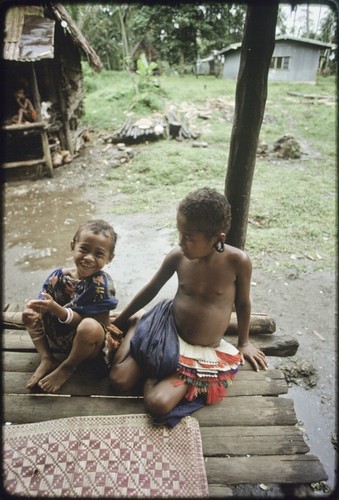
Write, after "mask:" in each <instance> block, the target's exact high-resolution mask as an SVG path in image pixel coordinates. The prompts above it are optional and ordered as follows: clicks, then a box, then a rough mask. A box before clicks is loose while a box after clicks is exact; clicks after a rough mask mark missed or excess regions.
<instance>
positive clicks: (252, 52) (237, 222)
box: [225, 0, 278, 249]
mask: <svg viewBox="0 0 339 500" xmlns="http://www.w3.org/2000/svg"><path fill="white" fill-rule="evenodd" d="M277 15H278V2H277V1H274V0H272V1H269V2H268V1H261V2H253V3H250V4H249V5H248V7H247V14H246V21H245V29H244V37H243V41H242V48H241V57H240V67H239V74H238V81H237V88H236V96H235V113H234V121H233V128H232V135H231V142H230V151H229V158H228V166H227V174H226V181H225V195H226V197H227V199H228V201H229V202H230V204H231V207H232V224H231V229H230V231H229V233H228V235H227V243H228V244H230V245H233V246H235V247H238V248H242V249H243V248H244V247H245V241H246V231H247V220H248V212H249V205H250V196H251V187H252V179H253V174H254V167H255V159H256V151H257V146H258V139H259V133H260V128H261V124H262V120H263V116H264V111H265V104H266V97H267V79H268V71H269V67H270V62H271V58H272V54H273V50H274V43H275V28H276V23H277Z"/></svg>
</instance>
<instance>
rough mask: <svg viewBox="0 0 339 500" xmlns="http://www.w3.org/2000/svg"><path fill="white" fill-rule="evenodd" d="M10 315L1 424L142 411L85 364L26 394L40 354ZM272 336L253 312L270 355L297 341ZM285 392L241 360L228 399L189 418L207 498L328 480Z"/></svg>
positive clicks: (278, 379)
mask: <svg viewBox="0 0 339 500" xmlns="http://www.w3.org/2000/svg"><path fill="white" fill-rule="evenodd" d="M16 310H18V306H16V305H7V306H6V308H5V312H4V313H3V325H4V327H5V330H4V334H3V371H4V374H3V387H4V395H3V416H4V421H5V422H11V423H12V424H23V423H31V422H40V421H44V420H52V419H56V418H64V417H72V416H86V415H122V414H136V413H145V408H144V404H143V398H142V397H141V396H116V395H113V394H112V393H111V391H110V387H109V383H108V380H107V378H102V377H101V378H100V377H99V376H98V375H97V374H95V372H94V370H93V369H91V368H90V365H89V364H88V363H87V364H86V365H85V366H80V367H79V368H78V370H77V371H76V372H75V373H74V375H73V376H72V377H71V378H70V379H69V380H68V381H67V382H66V383H65V384H64V386H63V387H62V388H61V389H60V390H59V391H58V393H57V394H56V395H50V394H42V393H41V392H39V393H33V392H30V391H28V390H27V389H26V388H25V385H26V382H27V380H28V379H29V377H30V375H31V374H32V372H33V371H34V370H35V367H36V366H37V364H38V361H39V357H38V354H37V353H36V352H35V349H34V346H33V344H32V342H31V340H30V338H29V335H28V333H27V332H26V331H24V330H22V325H21V324H20V314H19V315H15V311H16ZM259 317H260V318H259ZM258 319H260V321H258ZM259 323H260V327H258V324H259ZM263 325H264V326H263ZM274 331H275V323H274V321H272V320H271V319H270V318H268V317H265V315H252V317H251V340H252V341H253V342H254V343H255V344H256V345H257V346H258V347H260V348H261V349H262V350H263V351H265V352H266V354H267V355H270V356H272V355H278V356H289V355H293V354H295V352H296V351H297V349H298V343H297V342H296V341H295V340H294V339H292V338H290V337H284V336H280V335H279V334H275V335H272V333H274ZM259 332H260V333H259ZM235 333H236V322H235V318H234V317H232V322H231V326H230V328H229V330H228V332H227V340H228V341H231V342H232V343H236V335H235ZM287 391H288V387H287V383H286V380H285V377H284V375H283V373H282V372H281V371H280V370H277V369H269V370H267V371H260V372H259V373H256V372H254V371H253V369H252V368H251V367H250V366H249V365H248V364H247V363H246V364H245V365H244V366H243V367H242V368H241V370H240V371H239V373H238V375H237V377H236V379H235V381H234V383H233V385H232V386H231V387H230V388H229V389H228V398H226V399H225V400H224V401H223V402H222V403H220V404H218V405H215V406H206V407H204V408H202V409H201V410H198V411H197V412H195V413H194V414H193V415H192V416H193V417H195V418H196V419H197V420H198V421H199V424H200V429H201V436H202V443H203V453H204V457H205V465H206V472H207V478H208V484H209V493H210V496H211V497H225V496H229V495H230V494H231V491H230V486H231V485H239V484H261V483H266V484H280V485H296V484H297V485H300V484H304V485H310V484H311V483H314V482H318V481H323V480H326V479H327V475H326V473H325V471H324V468H323V466H322V464H321V463H320V461H319V459H318V458H317V457H315V456H313V455H310V454H309V453H308V452H309V447H308V445H307V444H306V443H305V441H304V439H303V434H302V432H301V430H300V429H299V428H298V426H297V422H298V420H297V417H296V414H295V411H294V404H293V401H292V399H289V398H286V397H281V395H283V394H287Z"/></svg>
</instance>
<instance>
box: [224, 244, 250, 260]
mask: <svg viewBox="0 0 339 500" xmlns="http://www.w3.org/2000/svg"><path fill="white" fill-rule="evenodd" d="M225 256H226V257H227V259H230V260H231V261H232V262H234V264H242V265H251V259H250V258H249V256H248V255H247V253H246V252H245V251H244V250H241V249H240V248H236V247H233V246H231V245H225Z"/></svg>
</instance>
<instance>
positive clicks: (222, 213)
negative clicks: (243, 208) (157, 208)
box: [178, 187, 231, 238]
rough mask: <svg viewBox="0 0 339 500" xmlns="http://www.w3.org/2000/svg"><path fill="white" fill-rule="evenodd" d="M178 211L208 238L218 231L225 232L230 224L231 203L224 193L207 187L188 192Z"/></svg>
mask: <svg viewBox="0 0 339 500" xmlns="http://www.w3.org/2000/svg"><path fill="white" fill-rule="evenodd" d="M178 211H179V212H180V213H181V214H182V215H184V216H185V217H186V220H187V222H188V223H189V224H193V225H194V226H195V227H196V228H197V231H199V232H201V233H204V234H205V236H207V237H208V238H211V237H212V236H214V235H215V234H217V233H218V232H220V231H222V232H224V233H225V234H227V233H228V231H229V229H230V226H231V205H230V204H229V203H228V201H227V199H226V197H225V196H224V195H222V194H220V193H218V191H216V190H215V189H211V188H208V187H203V188H201V189H197V190H196V191H193V192H191V193H189V194H188V195H187V196H186V197H185V198H184V199H183V200H182V201H181V202H180V203H179V207H178Z"/></svg>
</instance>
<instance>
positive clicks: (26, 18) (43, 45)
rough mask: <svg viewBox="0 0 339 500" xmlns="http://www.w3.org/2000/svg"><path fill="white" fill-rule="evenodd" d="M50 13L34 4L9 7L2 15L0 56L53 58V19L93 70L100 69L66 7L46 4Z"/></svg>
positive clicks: (99, 64)
mask: <svg viewBox="0 0 339 500" xmlns="http://www.w3.org/2000/svg"><path fill="white" fill-rule="evenodd" d="M48 7H49V9H50V13H51V16H50V17H46V16H45V13H44V9H43V8H42V7H36V6H27V5H26V6H15V7H10V8H9V9H8V10H7V12H6V17H5V33H4V43H3V47H2V57H3V59H5V60H7V61H21V62H26V61H39V60H41V59H46V58H49V59H53V58H54V34H55V26H56V23H59V22H60V23H62V26H63V28H64V29H65V30H67V32H68V33H69V35H70V36H71V38H72V39H73V41H74V43H76V44H77V45H78V46H79V47H80V48H81V49H82V50H83V51H84V53H85V54H86V56H87V59H88V62H89V63H90V65H91V66H92V67H93V68H94V69H95V70H96V71H100V70H101V69H102V63H101V61H100V58H99V56H98V55H97V54H96V52H95V51H94V50H93V48H92V47H91V46H90V45H89V43H88V42H87V40H86V39H85V37H84V36H83V34H82V33H81V32H80V30H79V29H78V27H77V26H76V24H75V23H74V21H73V20H72V18H71V17H70V15H69V14H68V12H67V11H66V9H65V8H64V7H63V6H62V5H60V4H49V5H48Z"/></svg>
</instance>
